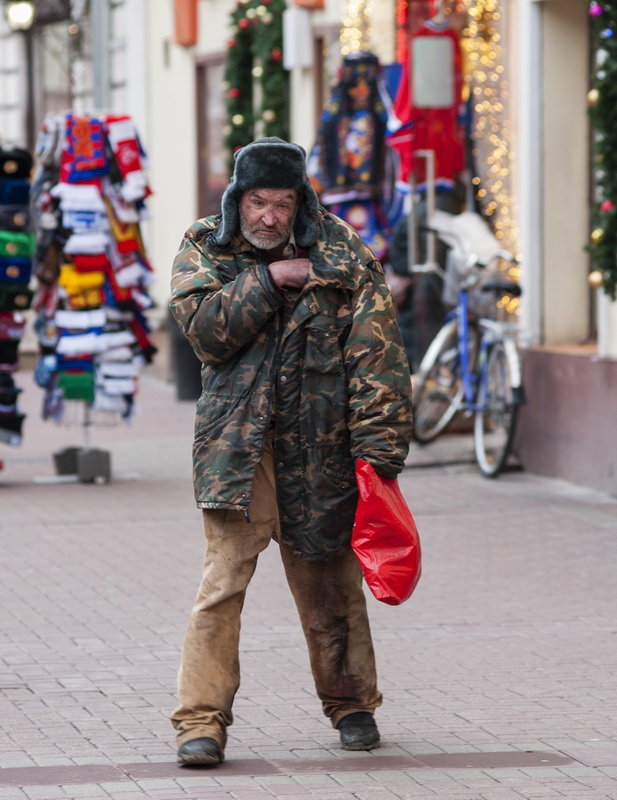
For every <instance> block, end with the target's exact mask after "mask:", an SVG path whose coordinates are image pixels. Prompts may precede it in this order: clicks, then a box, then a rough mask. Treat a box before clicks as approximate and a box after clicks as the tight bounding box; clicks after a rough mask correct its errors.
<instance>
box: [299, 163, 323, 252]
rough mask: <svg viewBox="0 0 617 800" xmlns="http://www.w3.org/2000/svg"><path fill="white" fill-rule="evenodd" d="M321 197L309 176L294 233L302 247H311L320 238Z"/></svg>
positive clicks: (306, 180) (305, 183)
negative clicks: (319, 197)
mask: <svg viewBox="0 0 617 800" xmlns="http://www.w3.org/2000/svg"><path fill="white" fill-rule="evenodd" d="M319 221H320V214H319V199H318V197H317V195H316V194H315V190H314V189H313V187H312V186H311V183H310V181H309V180H308V178H306V179H305V181H304V195H303V196H302V198H301V200H300V206H299V208H298V213H297V214H296V221H295V223H294V235H295V237H296V242H297V243H298V244H299V245H300V247H311V245H314V244H315V242H316V241H317V239H318V238H319Z"/></svg>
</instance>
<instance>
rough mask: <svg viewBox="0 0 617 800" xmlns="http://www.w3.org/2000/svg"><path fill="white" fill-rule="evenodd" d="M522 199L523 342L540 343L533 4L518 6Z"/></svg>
mask: <svg viewBox="0 0 617 800" xmlns="http://www.w3.org/2000/svg"><path fill="white" fill-rule="evenodd" d="M518 27H519V37H518V47H519V54H518V63H519V95H518V97H519V104H518V116H519V122H518V129H519V145H518V154H519V160H518V198H519V229H520V240H521V253H522V264H521V267H522V277H521V283H522V287H523V298H522V302H521V338H522V340H523V343H524V344H525V345H536V344H540V343H541V341H542V304H543V290H542V269H543V263H542V262H543V230H542V228H543V226H542V217H543V214H542V205H543V204H542V200H543V185H542V184H543V181H542V167H541V164H542V135H543V132H542V66H541V56H542V14H541V6H540V4H539V3H536V2H533V0H520V3H519V19H518Z"/></svg>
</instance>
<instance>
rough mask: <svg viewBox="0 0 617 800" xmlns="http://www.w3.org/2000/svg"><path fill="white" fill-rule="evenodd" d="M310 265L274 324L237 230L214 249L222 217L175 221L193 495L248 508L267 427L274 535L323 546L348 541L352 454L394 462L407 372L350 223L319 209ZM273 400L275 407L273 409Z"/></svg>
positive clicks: (263, 278) (386, 298)
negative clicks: (197, 384) (193, 379)
mask: <svg viewBox="0 0 617 800" xmlns="http://www.w3.org/2000/svg"><path fill="white" fill-rule="evenodd" d="M321 215H322V219H321V226H322V235H321V237H320V239H319V241H318V242H317V243H316V244H315V245H313V247H311V248H310V251H309V258H310V262H311V266H310V271H309V276H308V280H307V282H306V284H305V285H304V287H303V289H302V291H301V292H300V293H299V296H298V299H297V301H296V303H295V305H294V307H293V311H292V312H291V316H290V318H289V319H288V320H287V322H286V324H285V325H284V326H283V316H282V314H281V308H282V305H283V296H282V294H281V292H279V290H277V288H276V287H275V286H274V284H273V283H272V282H271V280H270V277H269V272H268V268H267V265H266V264H265V263H264V261H263V260H262V258H261V257H260V255H259V253H258V251H256V250H255V249H253V248H252V247H251V245H249V244H248V243H247V242H246V241H245V240H244V238H243V237H241V236H237V237H236V238H234V239H233V240H232V242H231V244H230V246H229V247H228V248H226V249H225V250H217V249H215V248H212V247H210V246H209V244H208V235H209V233H210V232H211V231H212V230H214V229H215V228H216V227H217V225H218V223H219V221H220V217H216V216H215V217H207V218H205V219H201V220H198V221H197V222H196V223H195V224H194V225H193V226H192V227H191V228H190V229H189V230H188V231H187V233H186V234H185V237H184V239H183V241H182V244H181V247H180V251H179V253H178V255H177V256H176V259H175V262H174V267H173V274H172V281H171V286H172V297H171V301H170V308H171V310H172V313H173V315H174V317H175V319H176V321H177V322H178V324H179V326H180V328H181V329H182V331H183V332H184V334H185V336H186V337H187V339H188V340H189V342H190V343H191V345H192V347H193V349H194V351H195V353H196V354H197V356H198V357H199V359H200V360H201V361H202V364H203V366H202V383H203V391H202V395H201V397H200V399H199V401H198V403H197V413H196V423H195V440H194V445H193V475H194V485H195V498H196V501H197V505H198V506H199V507H200V508H220V509H238V510H242V511H244V513H245V514H247V513H248V505H249V499H250V492H251V482H252V478H253V474H254V471H255V467H256V465H257V464H258V462H259V461H260V459H261V455H262V450H263V446H264V440H265V437H266V434H267V433H268V431H269V429H270V427H273V437H274V438H273V442H274V455H275V474H276V486H277V500H278V506H279V512H280V521H281V537H282V540H283V541H284V542H286V543H288V544H291V545H292V546H293V547H294V551H295V552H296V554H297V555H299V556H303V557H306V558H312V559H323V558H327V557H328V556H330V555H334V554H336V553H337V552H340V551H341V550H342V549H344V548H347V547H348V546H349V540H350V536H351V529H352V525H353V519H354V514H355V508H356V503H357V490H356V483H355V468H354V467H355V459H356V458H363V459H365V460H366V461H368V462H369V463H371V464H372V465H373V466H374V467H375V468H376V469H377V470H378V471H379V472H380V473H381V474H382V475H384V476H385V477H389V478H393V477H395V476H396V475H397V474H398V473H399V472H400V470H401V469H402V467H403V463H404V460H405V457H406V455H407V450H408V447H409V440H410V436H411V382H410V376H409V370H408V362H407V358H406V356H405V352H404V350H403V347H402V343H401V339H400V334H399V331H398V327H397V324H396V320H395V312H394V308H393V303H392V300H391V297H390V293H389V291H388V289H387V287H386V283H385V279H384V274H383V269H382V267H381V265H380V263H379V262H378V261H376V260H375V257H374V255H373V254H372V253H371V251H370V250H369V249H368V248H367V247H366V246H365V245H364V244H363V242H362V241H361V239H360V238H359V236H358V235H357V233H356V232H355V231H354V230H353V229H352V228H350V227H349V226H348V225H347V224H346V223H344V222H342V221H341V220H339V219H338V218H337V217H335V216H333V215H332V214H330V213H328V212H327V211H325V210H323V209H322V211H321ZM273 408H274V413H273Z"/></svg>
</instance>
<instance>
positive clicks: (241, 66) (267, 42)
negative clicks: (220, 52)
mask: <svg viewBox="0 0 617 800" xmlns="http://www.w3.org/2000/svg"><path fill="white" fill-rule="evenodd" d="M286 7H287V5H286V2H285V0H239V2H238V3H237V5H236V8H235V9H234V11H232V13H231V20H230V27H231V39H229V41H228V42H227V61H226V64H225V83H224V89H225V92H226V97H227V100H226V109H227V126H226V128H225V145H226V147H227V148H228V151H229V166H230V171H231V170H232V168H233V166H232V165H233V153H234V152H235V151H236V150H238V149H239V148H240V147H243V146H244V145H245V144H248V143H249V142H251V141H253V140H254V139H255V137H256V135H261V136H279V137H280V138H281V139H288V138H289V115H288V109H289V77H288V73H287V71H286V70H285V69H284V68H283V11H284V10H285V8H286ZM254 80H258V81H259V82H260V88H261V96H260V107H259V108H258V109H255V108H254V94H255V93H254ZM259 123H261V124H259Z"/></svg>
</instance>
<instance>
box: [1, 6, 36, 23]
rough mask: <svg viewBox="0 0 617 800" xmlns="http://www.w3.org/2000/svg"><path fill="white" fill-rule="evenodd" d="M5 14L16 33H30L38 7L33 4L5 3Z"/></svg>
mask: <svg viewBox="0 0 617 800" xmlns="http://www.w3.org/2000/svg"><path fill="white" fill-rule="evenodd" d="M4 13H5V15H6V19H7V22H8V23H9V27H10V28H11V30H14V31H28V30H30V28H31V27H32V25H33V24H34V18H35V16H36V7H35V5H34V3H31V2H22V0H20V2H12V0H11V1H10V2H5V4H4Z"/></svg>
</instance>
